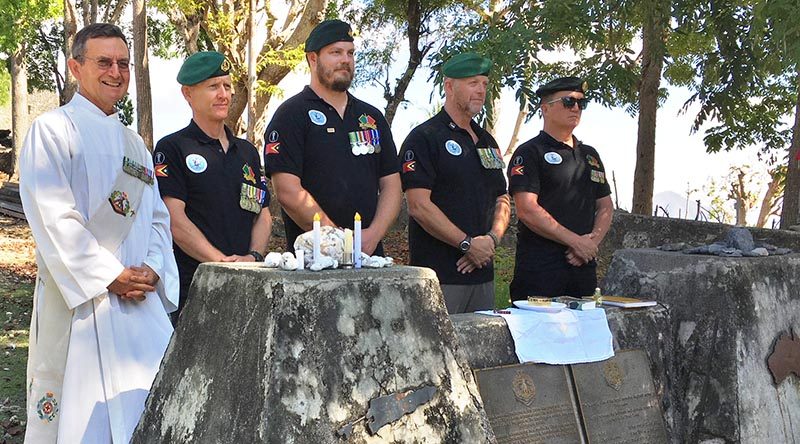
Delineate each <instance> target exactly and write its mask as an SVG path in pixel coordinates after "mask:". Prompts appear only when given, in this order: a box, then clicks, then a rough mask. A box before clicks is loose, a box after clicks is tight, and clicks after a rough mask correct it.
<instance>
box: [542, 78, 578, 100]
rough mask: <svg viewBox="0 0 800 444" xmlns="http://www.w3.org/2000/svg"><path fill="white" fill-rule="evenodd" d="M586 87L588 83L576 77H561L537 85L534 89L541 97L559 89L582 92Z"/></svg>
mask: <svg viewBox="0 0 800 444" xmlns="http://www.w3.org/2000/svg"><path fill="white" fill-rule="evenodd" d="M588 88H589V84H588V83H586V82H584V81H583V80H582V79H580V78H578V77H561V78H558V79H555V80H552V81H550V82H548V83H545V84H544V85H542V86H541V87H539V89H537V90H536V95H537V96H539V98H540V99H541V98H542V97H545V96H549V95H550V94H553V93H555V92H559V91H577V92H580V93H582V92H584V90H585V89H588Z"/></svg>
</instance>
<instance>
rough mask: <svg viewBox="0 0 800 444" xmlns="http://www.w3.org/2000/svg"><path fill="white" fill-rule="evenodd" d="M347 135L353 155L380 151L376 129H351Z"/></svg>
mask: <svg viewBox="0 0 800 444" xmlns="http://www.w3.org/2000/svg"><path fill="white" fill-rule="evenodd" d="M347 137H348V138H349V139H350V151H351V152H352V153H353V155H355V156H360V155H364V154H373V153H380V152H381V145H380V136H379V133H378V130H376V129H368V130H363V131H353V132H351V133H348V134H347Z"/></svg>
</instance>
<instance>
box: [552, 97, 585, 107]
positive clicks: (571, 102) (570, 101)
mask: <svg viewBox="0 0 800 444" xmlns="http://www.w3.org/2000/svg"><path fill="white" fill-rule="evenodd" d="M556 102H561V104H562V105H564V108H567V109H570V108H572V107H573V106H575V105H576V104H577V105H578V108H580V109H581V110H584V109H586V106H588V105H589V99H587V98H586V97H584V98H582V99H576V98H575V97H572V96H564V97H561V98H558V99H555V100H551V101H549V102H545V104H547V105H549V104H551V103H556Z"/></svg>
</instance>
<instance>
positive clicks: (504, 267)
mask: <svg viewBox="0 0 800 444" xmlns="http://www.w3.org/2000/svg"><path fill="white" fill-rule="evenodd" d="M513 277H514V249H512V248H507V247H497V249H496V250H495V253H494V307H495V308H506V307H508V306H510V305H511V297H510V296H509V291H508V284H510V283H511V278H513Z"/></svg>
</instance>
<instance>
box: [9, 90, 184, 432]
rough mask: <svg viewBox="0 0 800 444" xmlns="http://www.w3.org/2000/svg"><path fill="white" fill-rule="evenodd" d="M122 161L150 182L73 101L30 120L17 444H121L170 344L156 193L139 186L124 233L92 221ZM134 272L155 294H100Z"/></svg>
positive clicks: (24, 157)
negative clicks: (118, 238) (117, 238)
mask: <svg viewBox="0 0 800 444" xmlns="http://www.w3.org/2000/svg"><path fill="white" fill-rule="evenodd" d="M131 141H133V143H131ZM126 143H127V144H128V148H126V145H125V144H126ZM131 149H133V151H131ZM136 150H139V152H138V153H137V151H136ZM130 152H134V153H137V154H138V155H139V156H138V159H140V161H141V162H142V163H141V164H140V165H141V166H143V167H145V168H147V170H146V171H147V172H152V170H153V163H152V160H151V158H150V156H149V155H148V154H147V151H146V148H145V146H144V143H143V142H142V140H141V138H140V137H139V136H138V135H136V134H135V133H133V132H132V131H131V130H130V129H128V128H126V127H125V126H124V125H122V123H121V122H120V121H119V119H118V117H117V115H116V114H112V115H110V116H107V115H105V113H104V112H102V111H101V110H100V109H99V108H97V107H96V106H95V105H94V104H92V103H91V102H89V101H88V100H87V99H85V98H84V97H83V96H81V95H80V94H75V96H74V98H73V99H72V101H71V102H70V103H69V104H67V105H65V106H63V107H61V108H59V109H57V110H54V111H50V112H48V113H46V114H44V115H42V116H40V117H39V118H38V119H36V121H35V122H34V123H33V125H32V127H31V129H30V131H29V132H28V136H27V138H26V139H25V143H24V146H23V148H22V150H21V152H20V195H21V197H22V203H23V207H24V208H25V216H26V217H27V219H28V223H29V225H30V227H31V231H32V232H33V237H34V240H35V241H36V263H37V266H38V269H39V270H38V278H37V282H36V290H35V294H34V301H33V313H32V319H31V330H30V351H29V357H28V378H27V384H28V386H27V390H28V392H27V395H28V401H27V421H28V423H27V432H26V435H25V440H26V442H28V443H54V442H58V443H107V442H114V443H115V444H122V443H127V442H128V441H129V440H130V438H131V435H132V433H133V430H134V428H135V427H136V424H137V423H138V421H139V417H140V416H141V414H142V411H143V409H144V402H145V399H146V397H147V393H148V391H149V390H150V386H151V385H152V382H153V379H154V378H155V375H156V372H157V371H158V367H159V364H160V362H161V358H162V357H163V355H164V351H165V350H166V347H167V344H168V342H169V338H170V335H171V334H172V327H171V325H170V322H169V319H168V317H167V312H171V311H173V310H174V309H175V307H176V305H177V303H178V275H177V266H176V264H175V258H174V256H173V252H172V236H171V234H170V230H169V213H168V212H167V209H166V207H165V206H164V203H163V202H162V200H161V198H160V197H159V193H158V189H157V184H156V183H155V182H153V183H152V184H150V183H146V182H145V181H144V180H142V178H139V180H142V181H143V182H145V186H144V188H143V189H144V191H143V192H142V195H141V203H140V204H139V206H138V208H135V209H134V210H135V214H131V213H130V212H127V214H119V217H120V218H125V217H133V218H134V219H133V222H132V224H129V225H125V224H124V223H115V220H114V219H108V221H106V219H102V223H100V224H97V223H95V222H96V221H95V220H94V219H92V215H93V214H95V213H96V212H97V210H98V209H99V208H101V206H103V205H112V204H114V201H113V199H109V198H110V197H113V196H112V191H114V190H113V188H114V187H116V186H117V184H118V182H117V175H122V174H126V172H123V168H122V165H123V157H127V156H126V153H130ZM140 188H141V187H140ZM116 196H117V197H119V196H120V194H119V193H117V194H116ZM125 196H127V194H126V195H125ZM126 199H127V198H126ZM126 199H125V201H126V202H127V200H126ZM132 200H134V199H132ZM120 202H121V200H120ZM117 203H119V202H117ZM131 208H133V206H131ZM112 215H114V216H116V214H113V213H112ZM90 219H92V222H93V226H91V225H89V224H88V222H89V220H90ZM90 226H91V227H92V228H94V229H93V230H91V231H90V228H89V227H90ZM121 227H124V228H121ZM104 230H110V232H113V230H126V231H127V235H126V236H124V237H123V238H122V239H123V240H122V242H121V244H120V245H119V246H118V247H114V248H113V251H111V250H110V249H108V248H106V246H107V245H106V243H103V242H100V241H98V236H96V235H95V234H97V233H98V231H100V232H103V231H104ZM93 233H95V234H93ZM101 244H102V245H101ZM142 264H147V265H148V266H149V267H150V268H152V269H153V270H154V271H155V272H156V273H157V274H158V275H159V277H160V279H159V281H158V284H157V285H156V287H157V291H156V292H155V293H148V294H147V298H146V299H145V300H144V301H142V302H136V301H131V300H124V299H122V298H120V297H119V296H117V295H116V294H113V293H109V292H108V291H107V289H106V286H108V285H109V284H110V283H111V282H113V281H114V279H115V278H116V277H117V276H119V274H120V273H121V272H122V271H123V269H124V268H125V267H130V266H141V265H142Z"/></svg>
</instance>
